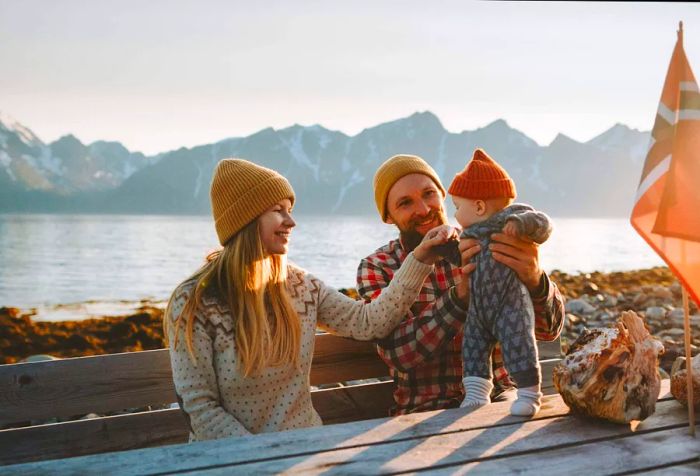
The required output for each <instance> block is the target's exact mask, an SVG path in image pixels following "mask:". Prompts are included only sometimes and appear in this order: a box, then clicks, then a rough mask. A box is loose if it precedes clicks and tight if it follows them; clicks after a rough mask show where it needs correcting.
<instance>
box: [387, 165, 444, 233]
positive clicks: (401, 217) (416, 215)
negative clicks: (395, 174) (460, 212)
mask: <svg viewBox="0 0 700 476" xmlns="http://www.w3.org/2000/svg"><path fill="white" fill-rule="evenodd" d="M387 212H388V213H387V223H391V224H393V225H396V226H397V227H398V229H399V231H400V232H401V234H402V236H409V235H414V237H415V238H418V237H419V238H420V239H422V238H423V236H425V234H426V233H427V232H428V231H429V230H431V229H432V228H435V227H436V226H438V225H444V224H446V223H447V216H445V209H444V198H443V196H442V193H441V192H440V189H439V188H438V187H437V185H435V182H433V181H432V179H431V178H430V177H428V176H427V175H423V174H408V175H405V176H403V177H401V178H400V179H399V180H397V181H396V183H395V184H394V185H393V186H392V187H391V189H390V190H389V195H388V196H387ZM420 239H418V243H420ZM412 241H414V240H412ZM415 245H417V243H415ZM415 245H414V246H415Z"/></svg>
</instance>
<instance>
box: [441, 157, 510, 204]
mask: <svg viewBox="0 0 700 476" xmlns="http://www.w3.org/2000/svg"><path fill="white" fill-rule="evenodd" d="M448 192H449V193H450V195H455V196H457V197H463V198H472V199H488V198H515V183H514V182H513V180H512V179H511V178H510V176H509V175H508V172H506V170H505V169H504V168H503V167H501V166H500V165H498V163H496V161H495V160H493V159H492V158H491V157H489V156H488V154H487V153H486V152H484V150H483V149H476V150H475V151H474V156H473V157H472V160H471V161H470V162H469V163H468V164H467V166H466V167H465V168H464V170H462V171H461V172H460V173H458V174H457V175H455V178H454V180H452V184H451V185H450V188H449V190H448Z"/></svg>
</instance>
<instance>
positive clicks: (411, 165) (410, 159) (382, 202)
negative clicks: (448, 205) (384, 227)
mask: <svg viewBox="0 0 700 476" xmlns="http://www.w3.org/2000/svg"><path fill="white" fill-rule="evenodd" d="M408 174H423V175H427V176H428V177H430V178H431V179H432V180H433V182H435V185H437V187H438V188H439V189H440V192H441V193H442V196H443V198H444V197H445V189H444V188H443V186H442V183H440V179H439V178H438V176H437V174H436V173H435V171H434V170H433V168H432V167H431V166H430V165H428V163H427V162H426V161H425V160H423V159H421V158H420V157H418V156H417V155H404V154H401V155H395V156H393V157H392V158H390V159H389V160H387V161H386V162H384V163H383V164H382V165H381V166H380V167H379V169H377V173H376V174H374V201H375V203H376V204H377V210H378V211H379V216H381V217H382V221H384V222H386V217H387V206H386V199H387V196H388V195H389V190H391V187H393V186H394V184H395V183H396V182H397V181H398V180H399V179H400V178H401V177H403V176H405V175H408Z"/></svg>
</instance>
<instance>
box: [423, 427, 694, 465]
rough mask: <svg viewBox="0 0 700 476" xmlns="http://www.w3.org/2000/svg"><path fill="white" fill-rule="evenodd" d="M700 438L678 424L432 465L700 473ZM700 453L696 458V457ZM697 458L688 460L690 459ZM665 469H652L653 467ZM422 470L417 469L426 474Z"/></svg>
mask: <svg viewBox="0 0 700 476" xmlns="http://www.w3.org/2000/svg"><path fill="white" fill-rule="evenodd" d="M698 454H700V450H698V442H697V440H694V439H693V438H690V437H689V436H688V429H687V428H674V429H668V430H662V431H655V432H650V433H643V434H639V435H627V436H625V437H622V438H616V439H611V440H605V441H602V442H590V443H583V444H579V445H575V446H563V447H557V448H553V449H550V450H547V449H543V450H541V451H538V452H535V453H527V454H525V455H519V456H517V455H513V456H509V457H507V458H493V459H488V460H481V461H478V462H471V463H461V462H456V463H455V464H454V465H445V466H444V467H441V468H436V467H431V468H427V469H426V470H429V471H430V474H435V475H440V474H445V475H448V474H449V475H461V474H469V475H474V474H476V475H479V474H483V475H492V474H509V473H517V474H519V475H532V476H539V475H542V474H631V473H635V474H636V473H637V472H643V474H659V475H668V474H673V475H674V476H676V475H679V474H680V475H682V474H693V475H697V474H700V471H699V470H700V463H698V461H700V457H698V456H697V455H698ZM693 455H695V458H692V456H693ZM689 457H690V459H691V460H694V461H695V462H693V461H691V462H688V459H689ZM662 463H663V465H664V466H665V467H664V468H663V469H657V470H653V469H652V470H650V472H647V468H658V467H659V465H661V464H662ZM420 471H421V470H420V469H419V470H417V472H420Z"/></svg>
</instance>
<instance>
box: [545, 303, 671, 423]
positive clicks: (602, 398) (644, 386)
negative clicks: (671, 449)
mask: <svg viewBox="0 0 700 476" xmlns="http://www.w3.org/2000/svg"><path fill="white" fill-rule="evenodd" d="M663 351H664V347H663V344H661V342H659V341H658V340H657V339H655V338H654V337H653V336H652V335H651V334H649V331H648V330H647V329H646V327H645V326H644V322H643V321H642V319H641V318H640V317H639V316H637V314H636V313H635V312H634V311H625V312H623V313H622V315H621V316H620V318H619V319H618V321H617V322H616V324H615V326H614V327H610V328H595V329H590V330H589V329H585V330H584V332H583V333H582V334H581V335H580V336H579V338H578V339H576V341H575V342H574V343H573V344H572V345H571V347H570V349H569V351H568V352H567V355H566V357H565V358H564V360H562V362H561V363H559V364H558V365H557V366H556V367H555V368H554V373H553V381H554V386H555V388H556V389H557V391H558V392H559V393H560V394H561V396H562V398H563V400H564V402H565V403H566V404H567V405H568V406H569V408H571V409H572V410H573V411H574V412H577V413H581V414H583V415H587V416H591V417H595V418H602V419H605V420H609V421H613V422H616V423H629V422H630V421H632V420H644V419H645V418H647V417H648V416H649V415H651V414H653V413H654V411H655V410H656V400H657V398H658V397H659V390H660V385H661V379H660V377H659V370H658V366H659V355H661V354H662V353H663Z"/></svg>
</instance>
